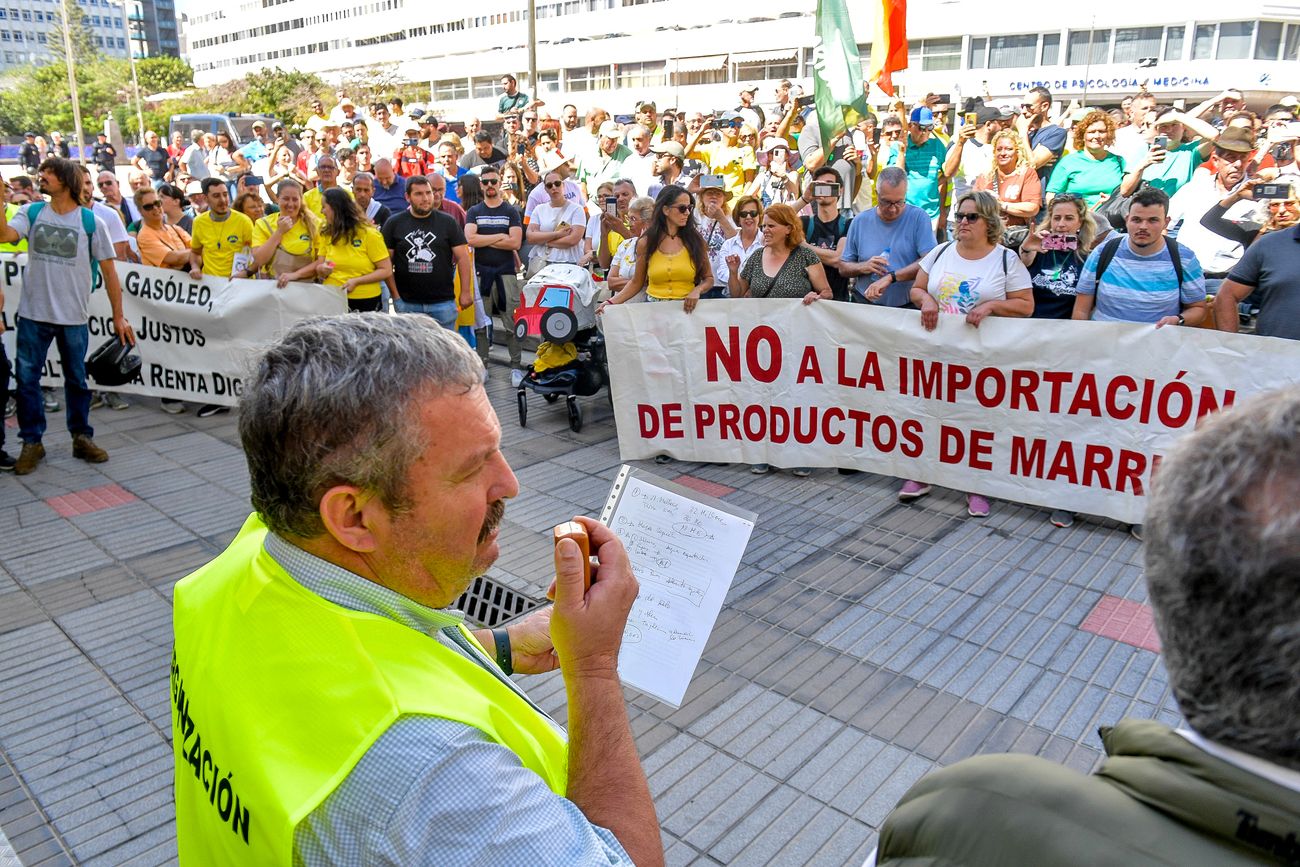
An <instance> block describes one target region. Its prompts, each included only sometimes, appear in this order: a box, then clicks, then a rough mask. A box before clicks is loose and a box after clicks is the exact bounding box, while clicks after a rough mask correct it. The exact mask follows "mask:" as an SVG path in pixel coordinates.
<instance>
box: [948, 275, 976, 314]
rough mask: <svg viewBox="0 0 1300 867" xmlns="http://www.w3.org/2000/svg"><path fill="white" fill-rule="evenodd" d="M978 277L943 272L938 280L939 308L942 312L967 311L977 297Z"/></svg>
mask: <svg viewBox="0 0 1300 867" xmlns="http://www.w3.org/2000/svg"><path fill="white" fill-rule="evenodd" d="M979 285H980V278H979V277H967V276H966V275H964V274H945V275H944V277H943V279H942V280H940V281H939V296H938V301H939V310H940V311H941V312H943V313H969V312H971V310H972V309H974V307H975V299H976V298H978V297H979Z"/></svg>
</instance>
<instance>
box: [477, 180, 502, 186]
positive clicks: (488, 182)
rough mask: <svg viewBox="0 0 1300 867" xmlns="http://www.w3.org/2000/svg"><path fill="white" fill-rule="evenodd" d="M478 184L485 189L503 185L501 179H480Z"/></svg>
mask: <svg viewBox="0 0 1300 867" xmlns="http://www.w3.org/2000/svg"><path fill="white" fill-rule="evenodd" d="M478 182H479V183H480V184H482V185H483V186H485V187H495V186H496V185H497V184H499V183H501V179H500V178H479V179H478Z"/></svg>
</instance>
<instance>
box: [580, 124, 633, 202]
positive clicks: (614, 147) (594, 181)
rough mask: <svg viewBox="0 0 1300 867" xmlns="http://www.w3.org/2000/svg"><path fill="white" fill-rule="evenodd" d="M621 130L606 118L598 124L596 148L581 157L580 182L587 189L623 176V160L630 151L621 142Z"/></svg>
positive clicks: (590, 189) (592, 188) (591, 189)
mask: <svg viewBox="0 0 1300 867" xmlns="http://www.w3.org/2000/svg"><path fill="white" fill-rule="evenodd" d="M622 140H623V130H621V129H619V126H618V124H617V123H615V122H614V121H612V120H607V121H605V122H604V123H602V124H601V125H600V131H599V132H598V133H597V136H596V150H595V151H594V152H592V153H588V154H587V156H585V157H583V160H582V167H581V178H582V182H583V183H584V184H585V185H586V187H587V189H588V190H589V191H593V192H594V191H595V189H596V187H598V186H600V185H601V182H602V181H610V182H613V181H616V180H618V179H619V178H621V177H623V161H624V160H626V159H627V158H628V157H629V156H631V155H632V151H631V150H630V149H629V148H628V147H626V146H625V145H624V144H622Z"/></svg>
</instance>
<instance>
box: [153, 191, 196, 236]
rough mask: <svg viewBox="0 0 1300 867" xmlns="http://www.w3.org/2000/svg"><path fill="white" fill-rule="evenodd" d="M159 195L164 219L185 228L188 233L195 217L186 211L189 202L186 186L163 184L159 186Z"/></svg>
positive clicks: (170, 223)
mask: <svg viewBox="0 0 1300 867" xmlns="http://www.w3.org/2000/svg"><path fill="white" fill-rule="evenodd" d="M158 197H159V198H158V200H159V201H160V202H162V212H163V219H164V220H166V221H167V223H168V224H169V225H172V226H179V227H180V228H182V229H184V230H185V234H187V235H188V234H189V233H190V228H191V227H192V226H193V225H194V217H193V216H191V215H190V214H188V213H186V211H185V207H186V206H187V205H188V204H189V202H188V201H186V199H185V191H184V188H182V187H180V186H177V185H175V184H163V185H162V186H161V187H159V188H158Z"/></svg>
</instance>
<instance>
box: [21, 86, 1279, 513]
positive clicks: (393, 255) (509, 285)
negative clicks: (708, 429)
mask: <svg viewBox="0 0 1300 867" xmlns="http://www.w3.org/2000/svg"><path fill="white" fill-rule="evenodd" d="M501 86H502V91H503V92H502V95H501V98H500V100H499V103H498V111H499V113H498V115H497V116H496V117H493V118H489V119H487V120H486V122H485V121H484V120H481V119H479V118H472V117H471V118H457V119H452V118H439V117H436V116H434V115H432V114H431V113H428V112H425V111H423V110H421V109H419V108H412V109H410V110H409V111H408V110H406V108H405V107H404V104H403V102H402V100H400V99H398V98H392V99H390V100H388V101H386V102H375V103H372V104H370V105H362V106H358V105H357V104H356V103H355V102H354V101H353V100H352V99H350V98H348V97H347V95H346V94H344V93H339V94H338V99H337V104H336V105H334V106H333V107H327V106H326V104H325V103H324V102H323V101H320V100H317V101H314V102H313V103H312V106H311V109H312V114H311V117H310V119H309V120H308V122H307V123H306V124H305V125H304V126H303V128H302V129H301V130H297V131H293V130H288V129H286V128H285V127H284V125H283V124H281V123H279V122H277V121H257V122H255V123H254V124H253V125H252V138H251V140H250V141H248V142H242V143H236V142H233V141H231V140H230V137H229V136H228V135H227V134H226V133H224V132H220V133H217V134H215V135H213V134H211V133H208V132H204V131H200V130H195V131H193V132H192V134H191V135H190V137H189V141H188V142H187V141H185V140H184V136H183V135H181V134H179V133H177V134H174V135H173V136H172V141H171V142H170V143H168V144H164V143H163V142H162V141H161V140H160V137H159V136H158V135H157V134H155V133H153V132H147V133H146V135H145V146H144V147H143V148H141V149H140V151H139V152H137V153H136V154H135V155H134V156H133V157H132V159H131V162H130V168H129V169H128V171H127V184H128V186H129V187H130V194H129V195H123V192H122V190H121V189H120V188H119V187H118V182H117V178H116V176H115V175H114V174H113V172H112V168H113V166H114V164H115V161H116V160H117V155H116V154H115V153H114V152H112V149H111V146H109V145H107V144H106V143H105V142H103V141H101V142H100V143H99V144H98V145H97V146H96V148H95V150H94V158H95V159H96V160H99V161H103V164H101V166H100V168H101V169H102V171H101V173H100V175H99V178H98V179H97V181H96V183H97V186H98V188H99V191H100V193H101V197H102V201H96V203H95V205H96V208H97V213H98V214H99V215H100V217H101V219H103V220H104V221H105V222H106V224H112V225H108V226H107V228H108V234H109V235H110V236H111V237H113V238H114V239H115V240H122V241H125V243H118V244H115V248H114V249H115V257H116V258H119V259H124V260H128V261H137V262H143V263H144V264H147V265H153V266H157V267H163V268H176V269H180V270H187V271H189V272H190V273H191V274H192V275H195V276H196V277H197V276H200V275H210V276H218V277H226V276H235V277H264V278H267V279H272V280H276V281H277V282H278V283H279V285H281V286H283V285H284V284H285V283H287V282H289V281H303V280H307V281H312V280H314V281H319V282H321V283H324V284H325V285H330V286H337V287H339V289H340V291H341V292H343V293H344V294H346V297H347V300H348V306H349V308H350V309H351V310H354V311H361V310H384V311H388V310H395V311H396V312H398V313H408V314H424V315H429V316H432V317H434V318H435V319H437V320H438V321H439V322H440V323H441V324H443V325H445V326H447V327H449V328H456V327H457V326H458V325H459V326H461V330H462V332H463V333H466V334H467V335H468V336H469V339H471V341H473V342H474V343H475V344H476V345H477V347H478V350H479V353H480V356H481V357H483V358H484V359H486V358H487V355H488V348H489V346H490V343H491V331H492V322H493V318H492V317H493V315H495V316H496V317H497V320H496V321H497V322H499V323H500V325H501V326H503V328H504V334H505V336H506V342H507V353H508V360H509V364H510V367H511V378H512V384H513V385H516V386H517V385H518V384H519V382H520V380H521V379H522V377H523V376H524V374H525V371H524V364H523V361H522V355H521V348H520V345H519V341H518V340H517V339H516V338H515V336H514V327H513V316H514V311H515V308H516V307H517V306H518V304H519V298H520V287H521V286H522V285H523V283H524V282H525V281H526V279H527V278H528V277H531V276H532V275H534V274H536V273H537V272H538V271H539V270H541V268H543V267H545V266H546V265H548V264H554V263H568V264H578V265H581V266H585V267H589V268H591V269H592V270H593V271H595V272H597V274H598V276H599V277H601V278H603V279H605V280H607V281H608V290H609V291H608V294H607V296H606V297H607V299H608V300H607V302H606V303H608V304H622V303H627V302H629V301H640V300H644V301H651V302H655V301H658V302H665V301H666V302H679V303H680V304H681V305H682V309H683V311H684V312H685V313H690V312H691V311H692V310H694V309H695V307H696V305H697V304H698V303H700V302H701V301H707V300H710V299H717V298H727V297H731V298H747V297H759V298H763V297H786V298H799V299H801V300H802V301H803V302H804V303H814V302H816V301H819V300H823V299H825V300H835V301H840V302H846V303H861V304H868V305H878V306H889V307H896V308H908V309H915V310H917V311H918V313H919V316H918V321H917V326H918V328H926V329H933V328H934V327H935V325H936V323H937V317H938V316H939V315H941V314H942V315H958V316H962V317H964V319H965V321H966V323H967V324H968V325H969V326H970V327H976V328H977V327H979V324H980V322H981V321H982V320H983V319H985V318H986V317H988V316H1010V317H1020V318H1024V317H1032V318H1044V319H1094V320H1104V321H1130V322H1145V323H1151V324H1153V325H1155V326H1156V327H1157V328H1163V327H1172V326H1198V325H1199V326H1213V327H1218V328H1219V329H1221V330H1225V331H1236V330H1238V328H1239V327H1240V325H1241V324H1242V323H1243V322H1247V323H1251V324H1253V328H1254V331H1255V333H1256V334H1261V335H1269V336H1278V337H1288V338H1292V339H1295V338H1297V337H1300V291H1298V290H1297V287H1296V285H1295V278H1293V277H1292V276H1291V275H1293V274H1296V273H1300V272H1297V271H1296V269H1295V268H1293V267H1291V266H1292V265H1293V263H1294V260H1295V258H1296V256H1297V253H1296V251H1297V250H1300V248H1297V247H1294V246H1292V245H1290V244H1287V243H1286V242H1285V239H1287V238H1290V239H1295V238H1297V234H1296V233H1297V231H1300V230H1298V229H1296V228H1295V225H1296V223H1297V221H1298V220H1300V201H1298V200H1297V198H1296V187H1295V186H1294V185H1293V184H1292V181H1294V180H1297V179H1300V178H1297V176H1300V168H1297V163H1296V160H1295V145H1296V142H1297V140H1300V121H1297V120H1296V114H1297V104H1296V100H1294V99H1291V98H1288V99H1287V100H1285V101H1283V102H1281V103H1278V104H1275V105H1271V106H1268V107H1267V108H1266V109H1265V110H1264V111H1263V113H1262V114H1257V113H1255V112H1252V111H1249V110H1247V109H1246V107H1245V102H1244V100H1243V99H1242V96H1241V94H1240V93H1239V92H1235V91H1224V92H1223V93H1220V94H1218V95H1217V96H1215V97H1213V98H1211V99H1209V100H1206V101H1205V102H1203V103H1201V104H1200V105H1197V106H1194V107H1192V108H1189V109H1185V110H1180V109H1177V108H1175V107H1173V106H1169V105H1160V104H1158V101H1157V99H1156V97H1155V96H1153V95H1152V94H1150V93H1148V92H1145V91H1143V92H1140V93H1137V94H1134V95H1133V96H1131V97H1126V98H1125V99H1124V100H1123V101H1122V103H1121V105H1120V107H1119V108H1114V109H1104V108H1094V107H1086V106H1080V105H1078V104H1077V103H1071V104H1070V105H1068V106H1065V107H1064V108H1061V109H1060V110H1059V111H1058V110H1056V109H1055V108H1054V106H1056V103H1054V102H1053V99H1052V94H1051V93H1049V92H1048V91H1046V90H1045V89H1043V88H1035V89H1033V90H1031V91H1028V92H1027V94H1026V95H1025V96H1024V98H1023V99H1022V100H1021V101H1019V102H1018V103H1016V104H998V103H995V102H994V101H993V100H991V99H979V98H975V99H969V100H967V101H966V102H965V103H964V104H962V105H946V104H943V103H942V102H941V101H940V99H941V98H940V97H939V96H937V95H933V94H931V95H928V96H927V97H926V98H925V99H924V100H922V101H920V102H918V103H916V104H914V105H911V106H907V105H905V104H903V103H902V102H901V101H896V102H895V103H894V104H892V105H889V106H886V107H883V108H881V109H880V110H879V112H878V113H877V112H869V113H867V114H866V115H865V116H863V117H861V118H860V119H858V122H857V123H856V124H854V125H852V126H850V127H849V128H848V129H846V130H845V131H844V132H843V134H841V135H839V136H837V137H836V138H835V139H834V140H832V141H829V142H823V140H822V129H821V124H820V123H819V119H818V118H817V116H816V113H815V110H814V109H813V108H812V107H811V106H809V104H808V103H809V102H810V100H809V99H807V98H804V95H803V93H802V91H801V90H800V88H799V87H798V86H797V85H794V84H792V83H791V82H789V81H785V80H782V81H780V82H777V83H775V84H773V85H771V86H770V87H771V91H770V92H771V98H772V99H771V102H770V103H767V104H766V105H763V104H760V103H761V102H762V100H761V99H760V98H759V94H760V93H761V92H762V88H760V87H759V86H756V85H755V86H746V87H744V88H743V89H742V90H741V92H740V93H739V94H738V96H737V105H736V107H735V108H734V109H733V110H730V111H710V112H705V111H695V110H687V109H678V108H665V109H663V110H661V109H660V108H659V106H658V105H657V104H656V103H655V102H653V101H643V102H640V103H638V104H637V105H636V106H635V107H634V112H633V113H632V114H631V115H629V116H619V117H617V118H616V117H615V116H613V115H611V114H610V113H609V112H608V111H606V110H605V109H602V108H599V107H595V106H591V107H588V108H587V110H586V111H585V113H584V112H582V111H581V110H580V109H579V107H578V106H576V105H572V104H566V105H564V106H562V107H560V109H559V117H558V118H557V117H552V116H551V115H550V114H549V113H548V112H547V111H546V105H545V103H544V102H543V101H542V100H537V99H531V98H529V97H528V95H527V94H525V93H523V92H522V91H521V90H520V89H519V87H518V82H517V81H516V80H515V79H514V78H513V77H512V76H509V75H507V76H504V77H503V78H502V81H501ZM620 121H623V122H620ZM101 138H102V137H101ZM51 139H52V140H55V141H57V142H59V144H60V145H61V146H62V147H63V148H65V149H66V147H67V145H66V143H65V142H62V139H61V137H56V136H53V135H52V136H51ZM45 142H46V140H45V139H43V138H37V137H36V136H34V135H32V136H28V141H27V143H26V144H25V145H24V147H23V166H24V167H25V168H28V169H33V168H35V167H36V166H35V164H34V163H33V161H36V162H37V163H39V161H40V160H42V159H49V158H51V157H55V158H57V157H59V156H60V155H61V153H60V152H58V151H57V150H56V148H55V147H54V146H53V145H50V144H46V143H45ZM29 163H33V164H32V165H29ZM1257 190H1259V191H1260V192H1261V193H1262V195H1256V191H1257ZM6 192H7V194H8V197H9V204H8V212H9V214H10V215H11V216H12V215H13V214H15V213H16V212H17V211H18V208H19V206H21V205H22V204H23V203H25V202H27V201H31V200H32V199H33V197H34V196H36V192H35V190H34V189H33V187H32V185H31V183H30V182H28V180H27V177H26V176H25V175H19V176H18V177H16V178H14V180H13V183H12V184H11V185H10V186H9V187H8V188H7V190H6ZM118 223H120V225H118ZM232 238H233V239H234V241H232V240H231V239H232ZM475 288H477V291H475ZM471 308H474V309H471ZM466 326H468V327H466ZM44 399H45V404H46V407H47V408H50V409H57V406H58V405H57V400H55V399H54V398H53V396H52V395H50V394H48V393H47V394H46V395H45V396H44ZM94 400H95V401H96V403H98V402H106V403H107V404H108V405H110V406H122V405H125V402H124V401H122V400H121V398H120V397H117V396H115V395H113V396H109V395H105V396H96V397H95V398H94ZM164 409H166V410H167V411H169V412H182V411H184V409H185V407H184V405H183V404H181V403H179V402H175V401H167V402H164ZM222 411H224V408H222V407H217V406H206V407H201V408H199V413H200V415H210V414H215V413H218V412H222ZM662 460H665V461H666V460H667V459H666V458H662ZM10 462H11V461H9V460H5V461H4V463H5V464H7V463H10ZM753 470H754V472H756V473H763V472H768V471H770V470H771V468H770V467H768V466H767V465H763V464H760V465H755V466H754V467H753ZM793 472H795V473H796V474H797V475H807V474H808V473H810V472H811V470H809V469H808V468H803V467H797V468H794V469H793ZM929 492H930V487H929V486H928V485H925V484H922V483H919V482H914V481H907V482H905V483H904V484H903V486H902V488H901V489H900V491H899V497H900V499H903V500H911V499H916V498H918V497H921V496H924V495H925V494H927V493H929ZM967 505H968V510H969V512H970V514H972V515H975V516H982V515H986V514H988V512H989V503H988V501H987V500H986V499H985V498H983V497H982V496H979V495H975V494H972V495H969V497H968V504H967ZM1052 521H1053V523H1056V524H1058V525H1060V526H1068V525H1069V524H1070V523H1071V522H1072V521H1073V516H1071V515H1070V514H1069V513H1067V512H1063V511H1062V512H1057V513H1055V514H1054V515H1053V516H1052Z"/></svg>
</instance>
